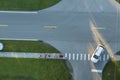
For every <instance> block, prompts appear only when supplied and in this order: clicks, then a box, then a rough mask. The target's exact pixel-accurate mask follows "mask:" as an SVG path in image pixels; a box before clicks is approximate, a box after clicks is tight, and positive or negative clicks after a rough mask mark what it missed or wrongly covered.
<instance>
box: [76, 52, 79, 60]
mask: <svg viewBox="0 0 120 80" xmlns="http://www.w3.org/2000/svg"><path fill="white" fill-rule="evenodd" d="M76 60H77V61H78V60H79V54H78V53H77V55H76Z"/></svg>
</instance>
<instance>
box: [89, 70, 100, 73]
mask: <svg viewBox="0 0 120 80" xmlns="http://www.w3.org/2000/svg"><path fill="white" fill-rule="evenodd" d="M91 72H98V73H102V70H97V69H91Z"/></svg>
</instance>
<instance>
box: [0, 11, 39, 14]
mask: <svg viewBox="0 0 120 80" xmlns="http://www.w3.org/2000/svg"><path fill="white" fill-rule="evenodd" d="M0 13H22V14H37V13H38V12H37V11H0Z"/></svg>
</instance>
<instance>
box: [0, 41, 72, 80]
mask: <svg viewBox="0 0 120 80" xmlns="http://www.w3.org/2000/svg"><path fill="white" fill-rule="evenodd" d="M0 42H2V43H3V44H4V45H5V46H4V50H3V51H10V52H11V51H13V52H14V51H15V52H18V51H19V52H42V53H43V52H54V53H57V52H59V51H57V50H56V49H55V48H53V47H52V46H50V45H48V44H46V43H42V42H36V41H14V40H9V41H7V40H0ZM0 80H72V76H71V75H70V73H69V71H68V68H67V66H66V64H65V61H64V60H49V59H46V60H45V59H27V58H26V59H25V58H0Z"/></svg>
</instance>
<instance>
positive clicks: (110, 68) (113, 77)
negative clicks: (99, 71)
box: [102, 61, 120, 80]
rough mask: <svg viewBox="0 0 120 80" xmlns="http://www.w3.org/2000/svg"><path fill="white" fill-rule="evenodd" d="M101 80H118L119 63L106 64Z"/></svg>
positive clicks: (119, 72) (119, 73) (119, 74)
mask: <svg viewBox="0 0 120 80" xmlns="http://www.w3.org/2000/svg"><path fill="white" fill-rule="evenodd" d="M102 80H120V61H115V62H112V61H109V62H108V63H107V65H106V67H105V69H104V71H103V76H102Z"/></svg>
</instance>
